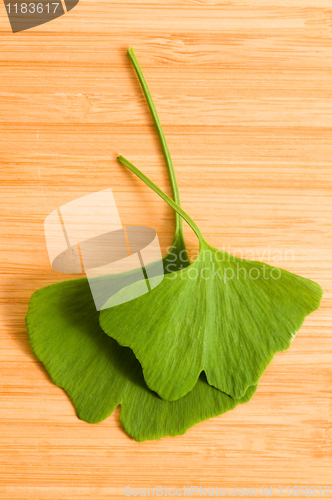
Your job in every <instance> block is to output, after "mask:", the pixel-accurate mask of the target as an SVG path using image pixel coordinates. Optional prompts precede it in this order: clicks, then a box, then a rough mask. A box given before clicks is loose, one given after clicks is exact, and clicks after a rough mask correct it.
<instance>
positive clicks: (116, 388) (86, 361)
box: [26, 278, 256, 441]
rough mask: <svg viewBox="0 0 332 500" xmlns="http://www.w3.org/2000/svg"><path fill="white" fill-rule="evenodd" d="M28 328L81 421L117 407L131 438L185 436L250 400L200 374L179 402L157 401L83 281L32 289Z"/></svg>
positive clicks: (103, 415) (92, 419)
mask: <svg viewBox="0 0 332 500" xmlns="http://www.w3.org/2000/svg"><path fill="white" fill-rule="evenodd" d="M26 324H27V329H28V334H29V340H30V343H31V346H32V348H33V351H34V352H35V354H36V356H37V358H38V359H39V360H40V361H41V362H42V363H43V365H44V366H45V368H46V370H47V371H48V373H49V374H50V376H51V378H52V381H53V382H54V383H55V384H56V385H58V386H59V387H62V388H64V389H65V391H66V392H67V393H68V395H69V397H70V398H71V400H72V402H73V404H74V406H75V408H76V411H77V415H78V416H79V418H81V419H82V420H85V421H87V422H91V423H96V422H100V421H102V420H103V419H105V418H107V417H108V416H109V415H110V414H111V413H112V412H113V411H114V409H115V408H116V407H117V406H118V405H119V404H121V423H122V425H123V427H124V429H125V430H126V432H127V433H128V434H129V435H130V436H132V437H133V438H134V439H135V440H136V441H144V440H148V439H158V438H161V437H164V436H167V435H170V436H175V435H178V434H183V433H184V432H185V431H186V430H187V429H188V428H189V427H191V426H193V425H195V424H196V423H198V422H201V421H202V420H205V419H208V418H210V417H214V416H216V415H220V414H222V413H224V412H226V411H228V410H231V409H232V408H234V407H235V406H236V405H237V404H238V403H239V402H241V403H243V402H246V401H248V400H249V399H250V398H251V397H252V395H253V394H254V392H255V389H256V388H255V387H251V388H250V389H249V390H248V392H247V393H246V395H245V397H244V398H243V399H242V400H240V401H234V400H233V399H232V398H231V397H229V396H228V395H226V394H223V393H222V392H220V391H218V390H217V389H215V388H213V387H211V386H210V385H208V384H207V383H206V381H205V378H204V377H203V376H202V377H200V379H199V380H198V382H197V384H196V385H195V387H194V389H193V390H192V391H191V392H190V394H188V395H187V396H185V397H184V398H182V399H180V400H179V401H174V402H169V401H163V400H162V399H160V398H159V397H158V396H157V395H156V394H155V393H154V392H152V391H151V390H149V389H148V388H147V386H146V384H145V382H144V379H143V375H142V369H141V366H140V364H139V362H138V361H137V359H136V358H135V356H134V355H133V353H132V351H131V350H130V349H128V348H125V347H120V346H119V345H118V344H117V342H116V341H115V340H113V339H111V338H109V337H108V336H107V335H105V333H104V332H103V331H102V329H101V328H100V326H99V313H98V312H97V311H96V308H95V305H94V302H93V298H92V295H91V291H90V288H89V284H88V281H87V279H85V278H82V279H78V280H72V281H64V282H62V283H58V284H55V285H50V286H48V287H45V288H42V289H41V290H38V291H37V292H35V293H34V294H33V296H32V297H31V300H30V304H29V311H28V314H27V318H26Z"/></svg>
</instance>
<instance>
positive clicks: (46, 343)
mask: <svg viewBox="0 0 332 500" xmlns="http://www.w3.org/2000/svg"><path fill="white" fill-rule="evenodd" d="M129 55H130V58H131V60H132V62H133V64H134V67H135V70H136V72H137V75H138V77H139V80H140V82H141V85H142V88H143V91H144V94H145V96H146V99H147V102H148V105H149V108H150V110H151V113H152V116H153V119H154V122H155V124H156V127H157V131H158V134H159V136H160V139H161V144H162V149H163V152H164V155H165V159H166V163H167V167H168V171H169V175H170V180H171V185H172V190H173V196H174V199H175V200H176V201H177V202H178V203H179V191H178V186H177V182H176V178H175V172H174V168H173V164H172V160H171V157H170V153H169V150H168V147H167V143H166V139H165V136H164V134H163V131H162V128H161V125H160V122H159V118H158V115H157V112H156V110H155V108H154V104H153V101H152V98H151V95H150V93H149V90H148V87H147V84H146V82H145V79H144V77H143V74H142V72H141V70H140V67H139V65H138V62H137V59H136V57H135V55H134V53H133V51H130V52H129ZM163 263H164V269H165V273H168V272H170V271H171V270H178V269H181V268H182V267H186V266H187V265H188V264H189V261H188V257H187V252H186V249H185V244H184V238H183V224H182V218H181V217H180V216H179V215H178V214H176V227H175V235H174V239H173V245H172V248H171V250H170V252H169V253H168V254H167V255H166V257H165V258H164V259H163ZM150 266H153V264H150ZM150 271H152V270H151V269H150ZM134 272H135V271H134ZM152 274H153V273H152ZM149 275H150V276H151V272H150V273H149ZM127 278H128V284H129V283H131V282H132V279H131V278H132V272H128V273H122V274H121V275H112V276H104V277H102V278H96V279H98V280H99V283H98V287H100V289H101V292H102V296H104V288H103V287H107V289H109V288H111V289H112V290H116V289H118V290H121V288H122V287H124V286H125V285H126V282H127ZM110 281H111V283H110ZM131 286H132V285H131ZM108 287H109V288H108ZM119 293H120V292H119ZM98 319H99V313H98V312H97V311H96V308H95V305H94V302H93V299H92V295H91V291H90V288H89V284H88V281H87V279H79V280H73V281H65V282H62V283H58V284H56V285H51V286H49V287H46V288H42V289H41V290H39V291H37V292H35V293H34V294H33V296H32V298H31V300H30V304H29V310H28V314H27V317H26V324H27V330H28V335H29V340H30V343H31V346H32V348H33V351H34V352H35V354H36V356H37V358H38V359H39V360H40V361H41V362H42V363H43V364H44V366H45V368H46V370H47V371H48V373H49V374H50V376H51V378H52V380H53V382H54V383H55V384H56V385H58V386H59V387H63V388H64V389H65V390H66V391H67V393H68V395H69V397H70V398H71V400H72V402H73V404H74V406H75V408H76V412H77V414H78V416H79V418H81V419H83V420H86V421H87V422H91V423H96V422H100V421H102V420H103V419H105V418H106V417H108V416H109V415H110V414H111V413H112V412H113V410H114V409H115V408H116V407H117V406H118V405H119V404H121V422H122V424H123V426H124V428H125V430H126V431H127V432H128V434H130V435H131V436H132V437H134V439H136V440H137V441H143V440H146V439H157V438H161V437H163V436H166V435H171V436H174V435H177V434H182V433H184V432H185V431H186V430H187V429H188V428H189V427H191V426H192V425H194V424H196V423H197V422H200V421H202V420H205V419H207V418H210V417H213V416H216V415H220V414H221V413H224V412H226V411H228V410H231V409H232V408H234V407H235V406H236V405H237V404H238V403H239V402H241V403H244V402H246V401H249V399H250V398H251V397H252V395H253V394H254V392H255V389H256V387H251V388H249V389H248V391H247V393H246V395H245V396H244V398H243V399H241V400H240V401H234V400H233V399H232V398H231V397H229V396H228V395H226V394H223V393H222V392H220V391H218V390H217V389H214V388H213V387H211V386H209V385H208V384H207V382H206V379H205V377H204V376H201V377H200V379H199V380H198V382H197V384H196V385H195V388H194V390H193V391H192V392H191V393H190V394H188V395H187V396H186V397H184V398H183V399H181V400H179V401H176V402H165V401H163V400H162V399H160V398H159V397H158V396H157V395H156V394H155V393H154V392H152V391H151V390H149V389H148V388H147V386H146V384H145V382H144V379H143V375H142V369H141V366H140V364H139V362H138V361H137V359H136V358H135V356H134V355H133V353H132V351H131V350H130V349H126V348H123V347H120V346H119V345H118V344H117V342H116V341H115V340H113V339H111V338H109V337H108V336H107V335H105V334H104V332H103V331H102V330H101V328H100V326H99V321H98Z"/></svg>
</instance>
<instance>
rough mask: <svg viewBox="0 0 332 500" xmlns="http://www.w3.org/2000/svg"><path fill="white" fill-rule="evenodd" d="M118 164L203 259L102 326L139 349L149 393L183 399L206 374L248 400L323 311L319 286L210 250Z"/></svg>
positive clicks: (103, 318) (104, 316) (105, 317)
mask: <svg viewBox="0 0 332 500" xmlns="http://www.w3.org/2000/svg"><path fill="white" fill-rule="evenodd" d="M119 160H120V161H121V162H122V163H123V164H124V165H125V166H127V167H128V168H129V169H130V170H132V171H133V172H134V173H135V174H136V175H137V176H138V177H140V179H142V180H143V181H144V182H145V184H147V185H148V186H149V187H151V189H153V190H154V191H155V192H156V193H157V194H159V196H161V197H162V198H163V199H164V200H165V201H166V202H167V203H168V204H169V205H170V206H171V207H172V208H174V210H175V211H177V212H178V214H179V215H181V217H183V218H184V220H186V222H187V223H188V224H189V225H190V226H191V227H192V229H193V230H194V232H195V233H196V235H197V237H198V239H199V243H200V252H199V255H198V258H197V259H196V261H195V262H194V263H192V264H191V265H190V266H188V267H186V268H185V269H183V270H180V271H177V272H175V273H171V274H169V275H167V276H165V278H164V280H163V281H162V282H161V283H160V284H159V285H158V286H157V287H156V288H154V289H153V290H151V292H150V293H148V294H146V295H144V296H141V297H139V298H137V299H136V300H135V301H133V302H128V303H126V304H122V305H118V306H115V307H113V308H110V309H105V310H104V311H102V313H101V315H100V324H101V327H102V328H103V330H104V331H105V332H106V333H107V334H108V335H110V336H111V337H113V338H114V339H115V340H117V341H118V342H119V344H120V345H122V346H127V347H130V348H131V349H132V350H133V352H134V354H135V356H136V357H137V359H138V360H139V361H140V363H141V365H142V368H143V375H144V378H145V381H146V383H147V385H148V387H149V388H150V389H151V390H153V391H155V392H157V393H158V394H159V395H160V397H161V398H163V399H165V400H169V401H174V400H177V399H179V398H181V397H183V396H185V395H186V394H187V393H188V392H189V391H191V390H192V388H193V387H194V386H195V384H196V382H197V380H198V377H199V376H200V374H201V373H202V372H203V371H204V372H205V374H206V377H207V381H208V383H209V384H211V385H213V386H214V387H216V388H218V389H219V390H220V391H222V392H224V393H226V394H229V395H230V396H232V397H233V398H234V399H238V398H242V397H243V396H244V394H245V393H246V391H247V390H248V388H249V387H250V386H253V385H256V384H257V383H258V381H259V379H260V377H261V376H262V374H263V372H264V371H265V369H266V367H267V366H268V364H269V363H270V362H271V360H272V359H273V357H274V355H275V354H276V353H277V352H279V351H283V350H285V349H288V348H289V347H290V345H291V341H292V339H293V338H294V336H295V334H296V332H297V331H298V330H299V329H300V327H301V325H302V323H303V321H304V319H305V317H306V316H307V315H308V314H310V313H311V312H312V311H314V310H316V309H318V307H319V304H320V300H321V297H322V289H321V287H320V286H319V285H318V284H317V283H315V282H313V281H310V280H308V279H305V278H302V277H300V276H296V275H295V274H292V273H290V272H288V271H285V270H282V269H278V268H273V267H271V266H269V265H267V264H263V263H261V262H254V261H248V260H244V259H239V258H236V257H233V256H231V255H229V254H227V253H226V252H222V251H220V250H218V249H216V248H214V247H212V246H211V245H209V244H208V243H207V242H206V241H205V239H204V238H203V236H202V233H201V231H200V230H199V228H198V226H197V225H196V224H195V222H194V221H193V220H192V219H191V218H190V217H189V216H188V215H187V214H186V213H185V212H184V211H183V210H182V209H181V208H180V207H179V206H177V204H176V203H175V202H173V200H171V199H170V198H169V197H168V196H167V195H166V194H165V193H163V192H162V191H161V190H160V189H159V188H158V187H157V186H156V185H155V184H153V182H151V181H150V180H149V179H148V178H147V177H146V176H145V175H144V174H142V173H141V172H140V171H139V170H138V169H137V168H136V167H134V165H132V164H131V163H129V162H128V161H127V160H125V159H124V158H122V157H119ZM125 292H126V289H123V290H122V291H121V292H119V293H125Z"/></svg>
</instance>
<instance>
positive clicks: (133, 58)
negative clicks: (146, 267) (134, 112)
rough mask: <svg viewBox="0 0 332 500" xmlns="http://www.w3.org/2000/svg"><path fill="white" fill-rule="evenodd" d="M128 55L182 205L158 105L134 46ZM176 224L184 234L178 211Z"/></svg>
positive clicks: (173, 187) (175, 195)
mask: <svg viewBox="0 0 332 500" xmlns="http://www.w3.org/2000/svg"><path fill="white" fill-rule="evenodd" d="M128 55H129V57H130V60H131V62H132V64H133V66H134V68H135V71H136V74H137V76H138V79H139V81H140V84H141V87H142V89H143V92H144V95H145V98H146V101H147V103H148V106H149V109H150V112H151V115H152V118H153V121H154V123H155V126H156V129H157V132H158V136H159V139H160V142H161V147H162V150H163V153H164V156H165V160H166V164H167V168H168V172H169V177H170V181H171V186H172V192H173V198H174V200H175V203H176V204H177V205H179V206H180V205H181V203H180V193H179V188H178V184H177V181H176V176H175V171H174V165H173V161H172V157H171V153H170V151H169V148H168V144H167V141H166V137H165V134H164V131H163V128H162V126H161V123H160V120H159V117H158V113H157V110H156V107H155V105H154V102H153V99H152V96H151V93H150V90H149V87H148V85H147V83H146V80H145V78H144V75H143V72H142V70H141V67H140V65H139V62H138V60H137V57H136V54H135V52H134V49H133V48H132V47H131V48H130V49H129V50H128ZM175 226H176V232H178V231H179V232H180V233H181V235H183V223H182V218H181V217H180V216H179V214H178V213H177V212H176V214H175Z"/></svg>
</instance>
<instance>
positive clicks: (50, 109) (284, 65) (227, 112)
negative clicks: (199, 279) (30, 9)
mask: <svg viewBox="0 0 332 500" xmlns="http://www.w3.org/2000/svg"><path fill="white" fill-rule="evenodd" d="M130 45H133V46H134V47H135V49H136V52H137V55H138V57H139V60H140V62H141V65H142V67H143V69H144V71H145V75H146V78H147V80H148V82H149V84H150V87H151V91H152V93H153V95H154V97H155V102H156V105H157V108H158V110H159V113H160V118H161V121H162V123H163V125H164V128H165V133H166V135H167V138H168V141H169V145H170V149H171V152H172V154H173V158H174V162H175V166H176V172H177V175H178V180H179V186H180V191H181V195H182V201H183V206H184V208H185V209H186V210H187V211H188V212H189V214H190V215H191V216H192V217H193V218H194V219H195V220H196V222H198V224H199V226H200V227H201V229H202V231H203V233H204V235H205V236H206V237H207V239H208V241H209V242H210V243H212V244H213V245H215V246H217V247H220V248H225V249H226V250H229V251H230V252H231V253H235V252H237V254H239V252H242V254H243V255H244V256H248V257H249V258H252V257H254V258H256V259H258V260H264V261H266V262H270V263H276V264H277V265H279V266H281V267H283V268H285V269H288V270H290V271H292V272H295V273H298V274H300V275H302V276H305V277H307V278H310V279H313V280H316V281H318V282H319V283H320V284H321V286H322V287H323V288H324V290H325V295H324V299H323V302H322V306H321V308H320V310H319V311H318V312H316V313H314V314H312V315H311V316H310V317H309V318H307V320H306V321H305V325H304V326H303V328H302V329H301V331H300V333H299V334H298V336H297V337H296V339H295V340H294V342H293V345H292V347H291V349H290V350H289V351H288V352H285V353H282V354H279V355H277V356H276V358H275V360H274V361H273V363H272V364H271V365H270V367H269V368H268V370H267V371H266V374H265V375H264V377H263V379H262V381H261V383H260V385H259V389H258V391H257V393H256V395H255V396H254V398H253V400H252V401H251V402H250V403H248V404H246V405H242V406H240V407H238V408H236V409H235V410H234V411H232V412H229V413H228V414H226V415H224V416H221V417H219V418H215V419H213V420H210V421H207V422H204V423H201V424H200V425H197V426H196V427H194V428H193V429H191V430H190V431H189V432H188V433H187V434H186V435H185V436H182V437H181V436H180V437H176V438H165V439H162V440H160V441H156V442H145V443H141V444H137V443H136V442H134V441H133V440H132V439H130V438H129V437H128V436H127V435H126V434H125V433H124V432H123V431H122V429H121V427H120V424H119V409H117V410H116V411H115V413H114V414H113V415H112V416H111V417H110V418H108V419H107V420H106V421H104V422H103V423H101V424H98V425H90V424H87V423H85V422H81V421H80V420H78V418H77V417H76V415H75V411H74V409H73V406H72V404H71V403H70V400H69V399H68V397H67V396H66V394H65V393H64V392H63V391H62V390H61V389H59V388H58V387H55V386H54V385H52V383H51V381H50V379H49V377H48V375H47V374H46V372H45V370H44V369H43V367H42V366H41V364H39V363H38V362H37V361H36V359H35V357H34V356H33V354H32V351H31V349H30V346H29V343H28V340H27V334H26V329H25V324H24V317H25V314H26V312H27V307H28V300H29V297H30V296H31V294H32V292H33V291H35V290H37V289H38V288H40V287H42V286H45V285H47V284H50V283H54V282H57V281H61V280H63V279H64V278H66V277H64V276H63V275H60V274H57V273H56V272H54V271H52V269H51V268H50V265H49V261H48V256H47V252H46V246H45V241H44V235H43V221H44V218H45V217H46V216H47V215H48V214H49V213H50V212H51V211H53V210H54V209H55V208H56V207H58V206H60V205H63V204H64V203H66V202H68V201H70V200H72V199H75V198H77V197H79V196H83V195H85V194H88V193H92V192H94V191H98V190H101V189H105V188H107V187H111V188H112V189H113V192H114V194H115V198H116V202H117V204H118V207H119V211H120V215H121V218H122V222H123V224H147V225H152V226H153V227H155V228H156V229H157V231H158V234H159V236H160V239H161V242H162V245H163V250H165V248H166V246H167V245H169V244H170V241H171V235H172V231H173V227H174V226H173V213H172V211H171V210H170V209H169V207H168V206H167V205H166V204H165V203H163V202H162V201H161V200H160V199H159V198H157V197H156V195H154V194H153V193H152V192H150V191H149V190H148V189H147V188H145V187H144V186H143V185H142V183H141V182H140V181H139V180H137V179H135V178H133V176H132V175H131V174H130V173H129V172H126V171H124V169H123V167H121V166H120V165H119V164H118V163H117V161H116V155H117V154H119V153H121V154H123V155H124V156H126V157H127V158H128V159H130V160H132V161H133V162H134V163H135V164H136V165H137V166H138V167H140V168H141V169H142V170H143V171H144V172H145V173H146V174H147V175H148V176H150V177H151V178H152V179H153V180H154V181H156V182H157V183H158V184H159V185H160V187H162V188H164V189H165V190H166V191H167V192H168V193H170V188H169V183H168V178H167V173H166V168H165V164H164V161H163V157H162V154H161V150H160V146H159V143H158V140H157V136H156V132H155V130H154V127H153V124H152V121H151V118H150V116H149V113H148V110H147V106H146V104H145V102H144V99H143V96H142V93H141V90H140V88H139V85H138V82H137V80H136V77H135V75H134V73H133V70H132V68H131V66H130V63H129V60H128V58H127V56H126V49H127V48H128V47H129V46H130ZM0 46H1V51H0V61H1V73H0V83H1V84H0V129H1V130H0V154H1V174H0V176H1V181H0V182H1V200H0V204H1V238H0V245H1V254H0V266H1V282H0V283H1V284H0V293H1V304H0V307H1V309H0V314H1V331H0V361H1V363H0V380H1V397H0V422H1V423H0V498H1V499H7V498H8V499H9V498H10V499H20V500H22V499H52V500H57V499H93V500H98V499H106V498H112V499H113V498H123V488H124V486H126V485H131V486H132V487H139V488H144V487H145V488H148V487H150V488H152V487H156V486H158V485H162V486H164V487H169V488H172V487H182V486H184V485H186V486H190V485H197V486H202V487H204V486H205V487H211V488H212V487H214V488H215V487H219V488H226V489H227V494H228V495H230V494H231V489H232V488H237V489H239V488H245V489H247V488H257V495H256V497H257V498H260V497H262V487H263V486H265V487H270V486H273V487H274V489H273V496H274V497H280V490H277V489H276V488H277V486H280V485H282V486H284V487H286V486H288V485H291V486H293V485H299V486H301V485H307V486H316V488H317V486H319V485H323V486H324V485H331V482H332V472H331V470H332V468H331V467H332V460H331V456H332V447H331V439H332V426H331V406H332V405H331V388H332V371H331V361H332V347H331V302H332V238H331V225H332V224H331V221H332V135H331V132H332V125H331V123H332V91H331V80H332V73H331V69H332V8H331V3H330V1H329V0H278V1H277V2H272V1H269V0H241V1H240V0H238V1H236V0H225V1H219V0H143V1H142V2H141V1H139V0H130V1H124V0H102V1H100V0H81V1H80V3H79V5H78V6H77V7H76V8H75V9H74V10H73V11H71V13H70V14H66V15H65V16H64V17H62V18H59V19H57V20H55V21H53V22H50V23H49V24H46V25H44V26H41V27H38V28H35V29H33V30H31V31H27V32H22V33H18V34H15V35H14V34H12V32H11V30H10V26H9V22H8V19H7V17H6V12H5V7H4V4H3V3H0ZM186 236H187V243H188V247H189V249H190V251H191V252H192V254H193V253H194V252H195V250H196V249H197V244H196V239H195V237H194V235H193V233H192V232H191V231H190V230H189V229H187V228H186ZM286 251H288V253H286ZM289 251H290V252H289ZM292 252H293V254H292ZM292 255H293V256H294V257H292ZM69 278H70V276H69ZM323 491H324V490H323ZM233 494H234V493H233ZM284 496H285V494H284ZM317 496H318V490H317V489H316V497H317ZM329 496H332V494H331V491H330V495H329Z"/></svg>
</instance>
